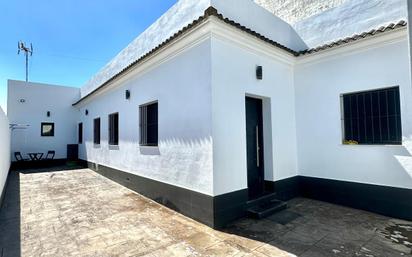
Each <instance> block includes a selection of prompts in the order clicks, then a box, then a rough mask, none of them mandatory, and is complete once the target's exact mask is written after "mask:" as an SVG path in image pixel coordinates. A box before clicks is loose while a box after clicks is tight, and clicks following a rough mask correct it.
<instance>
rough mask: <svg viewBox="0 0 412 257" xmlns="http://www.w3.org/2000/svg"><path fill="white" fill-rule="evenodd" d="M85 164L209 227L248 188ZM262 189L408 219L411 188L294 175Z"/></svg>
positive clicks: (237, 209) (230, 215)
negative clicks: (220, 190)
mask: <svg viewBox="0 0 412 257" xmlns="http://www.w3.org/2000/svg"><path fill="white" fill-rule="evenodd" d="M83 164H84V165H85V167H89V168H90V169H92V170H94V171H96V172H97V173H99V174H101V175H103V176H105V177H107V178H109V179H111V180H113V181H115V182H117V183H119V184H121V185H123V186H125V187H127V188H129V189H131V190H133V191H135V192H138V193H140V194H142V195H144V196H146V197H148V198H150V199H153V200H155V201H156V202H158V203H160V204H162V205H165V206H167V207H169V208H171V209H173V210H175V211H178V212H180V213H182V214H184V215H186V216H188V217H190V218H193V219H195V220H197V221H199V222H202V223H204V224H206V225H208V226H210V227H213V228H222V227H224V226H225V225H227V224H228V223H230V222H232V221H234V220H236V219H238V218H241V217H244V216H245V214H246V203H247V201H248V190H247V189H243V190H239V191H235V192H231V193H227V194H224V195H219V196H215V197H212V196H209V195H205V194H201V193H198V192H195V191H191V190H188V189H184V188H181V187H178V186H173V185H169V184H166V183H163V182H160V181H156V180H152V179H148V178H144V177H141V176H138V175H134V174H131V173H128V172H124V171H120V170H116V169H113V168H109V167H106V166H103V165H96V164H94V163H91V162H86V161H83ZM265 186H266V189H267V190H268V191H270V192H276V193H277V198H278V199H279V200H283V201H287V200H290V199H292V198H295V197H298V196H303V197H308V198H312V199H317V200H321V201H326V202H330V203H335V204H340V205H345V206H348V207H353V208H357V209H362V210H366V211H371V212H375V213H379V214H382V215H386V216H390V217H394V218H400V219H406V220H412V200H411V199H412V190H411V189H401V188H395V187H387V186H377V185H368V184H362V183H354V182H344V181H338V180H330V179H321V178H310V177H304V176H296V177H291V178H287V179H283V180H280V181H276V182H270V181H266V184H265Z"/></svg>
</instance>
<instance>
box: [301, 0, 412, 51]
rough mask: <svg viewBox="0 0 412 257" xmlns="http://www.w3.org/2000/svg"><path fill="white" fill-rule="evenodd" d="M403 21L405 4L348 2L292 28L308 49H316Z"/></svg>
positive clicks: (394, 1)
mask: <svg viewBox="0 0 412 257" xmlns="http://www.w3.org/2000/svg"><path fill="white" fill-rule="evenodd" d="M406 19H407V7H406V0H347V1H346V2H344V3H343V4H341V5H339V6H338V7H335V8H331V9H328V10H326V11H324V12H322V13H319V14H317V15H314V16H312V17H309V18H307V19H304V20H301V21H299V22H297V23H295V24H294V25H293V27H294V28H295V29H296V31H297V33H298V34H299V36H300V37H301V38H302V39H303V40H304V42H305V43H306V44H307V45H308V46H309V47H317V46H320V45H323V44H326V43H328V42H331V41H335V40H338V39H343V38H346V37H350V36H353V35H354V34H361V33H363V32H367V31H370V30H372V29H378V28H379V27H381V26H386V25H388V24H390V23H397V22H398V21H400V20H406Z"/></svg>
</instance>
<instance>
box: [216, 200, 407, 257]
mask: <svg viewBox="0 0 412 257" xmlns="http://www.w3.org/2000/svg"><path fill="white" fill-rule="evenodd" d="M288 205H289V208H288V209H287V210H284V211H281V212H279V213H276V214H274V215H272V216H270V217H268V218H266V219H262V220H253V219H249V218H244V219H242V220H239V221H236V222H235V223H233V224H231V225H229V226H228V227H227V228H226V229H224V230H223V231H224V232H226V233H230V234H234V235H238V236H242V237H245V238H249V239H253V240H258V241H261V242H264V243H266V244H267V245H271V246H275V247H277V248H279V249H282V250H284V251H287V252H289V253H291V254H294V255H296V256H299V257H323V256H325V257H326V256H327V257H329V256H345V257H346V256H348V257H355V256H365V257H366V256H367V257H379V256H385V257H386V256H388V257H389V256H412V222H408V221H403V220H397V219H391V218H388V217H384V216H380V215H377V214H373V213H369V212H365V211H361V210H355V209H351V208H347V207H343V206H339V205H334V204H329V203H325V202H319V201H315V200H310V199H305V198H296V199H293V200H291V201H289V202H288ZM259 251H260V252H262V253H264V254H268V252H266V251H265V246H263V248H261V249H259ZM268 255H269V256H271V255H270V254H268Z"/></svg>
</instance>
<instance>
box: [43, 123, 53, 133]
mask: <svg viewBox="0 0 412 257" xmlns="http://www.w3.org/2000/svg"><path fill="white" fill-rule="evenodd" d="M41 136H42V137H54V123H50V122H42V124H41Z"/></svg>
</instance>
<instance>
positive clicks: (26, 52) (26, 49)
mask: <svg viewBox="0 0 412 257" xmlns="http://www.w3.org/2000/svg"><path fill="white" fill-rule="evenodd" d="M17 48H18V51H17V54H20V51H23V52H24V55H25V56H26V82H28V81H29V55H30V56H32V55H33V45H32V44H31V43H30V48H29V47H26V44H25V43H24V42H23V41H19V42H18V43H17Z"/></svg>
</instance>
